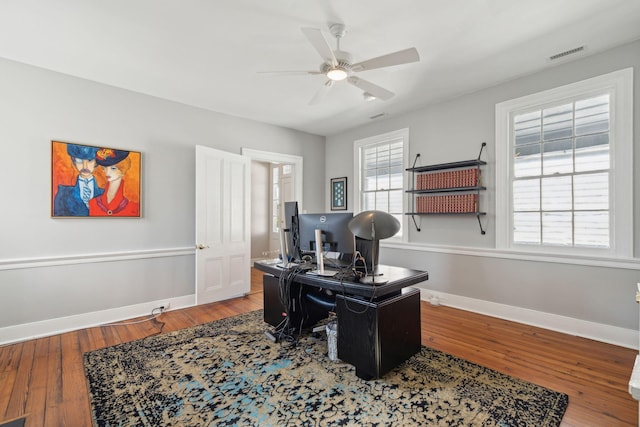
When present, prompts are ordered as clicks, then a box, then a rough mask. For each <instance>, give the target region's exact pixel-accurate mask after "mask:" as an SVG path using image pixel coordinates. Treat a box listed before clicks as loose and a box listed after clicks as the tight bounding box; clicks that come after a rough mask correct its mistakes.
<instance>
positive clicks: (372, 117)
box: [369, 113, 384, 120]
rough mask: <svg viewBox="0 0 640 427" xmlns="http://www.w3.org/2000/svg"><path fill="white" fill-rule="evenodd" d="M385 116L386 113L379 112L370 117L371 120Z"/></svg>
mask: <svg viewBox="0 0 640 427" xmlns="http://www.w3.org/2000/svg"><path fill="white" fill-rule="evenodd" d="M382 116H384V113H379V114H374V115H373V116H371V117H369V118H370V119H371V120H374V119H379V118H380V117H382Z"/></svg>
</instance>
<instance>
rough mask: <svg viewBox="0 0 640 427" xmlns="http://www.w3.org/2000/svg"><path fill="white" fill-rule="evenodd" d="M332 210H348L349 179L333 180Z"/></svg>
mask: <svg viewBox="0 0 640 427" xmlns="http://www.w3.org/2000/svg"><path fill="white" fill-rule="evenodd" d="M331 210H332V211H344V210H347V177H346V176H344V177H342V178H332V179H331Z"/></svg>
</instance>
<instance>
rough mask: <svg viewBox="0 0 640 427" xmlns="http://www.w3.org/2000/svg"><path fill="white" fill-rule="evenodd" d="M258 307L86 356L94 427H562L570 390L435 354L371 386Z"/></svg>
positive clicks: (425, 351)
mask: <svg viewBox="0 0 640 427" xmlns="http://www.w3.org/2000/svg"><path fill="white" fill-rule="evenodd" d="M262 316H263V314H262V311H261V310H259V311H255V312H252V313H247V314H244V315H241V316H237V317H232V318H228V319H223V320H219V321H215V322H211V323H208V324H204V325H200V326H196V327H193V328H188V329H184V330H180V331H176V332H172V333H168V334H163V335H157V336H153V337H149V338H145V339H142V340H138V341H134V342H130V343H126V344H121V345H117V346H114V347H108V348H104V349H100V350H96V351H92V352H90V353H86V354H85V355H84V363H85V370H86V375H87V378H88V381H89V390H90V396H91V406H92V411H93V418H94V424H95V425H97V426H154V427H155V426H236V425H237V426H317V425H322V426H324V425H327V426H335V425H339V426H390V425H393V426H425V425H433V426H440V425H443V426H445V425H446V426H500V427H506V426H536V427H542V426H557V425H559V424H560V421H561V419H562V416H563V414H564V411H565V409H566V407H567V404H568V397H567V395H566V394H562V393H558V392H555V391H552V390H549V389H546V388H543V387H540V386H537V385H534V384H531V383H527V382H524V381H521V380H518V379H515V378H512V377H509V376H507V375H504V374H501V373H498V372H495V371H492V370H490V369H487V368H483V367H482V366H478V365H475V364H473V363H470V362H467V361H465V360H462V359H458V358H456V357H453V356H450V355H447V354H445V353H442V352H440V351H437V350H433V349H430V348H427V347H424V346H423V347H422V351H421V352H420V353H418V354H417V355H415V356H413V357H412V358H411V359H409V360H408V361H407V362H405V363H404V364H403V365H401V366H399V367H398V368H396V369H395V370H393V371H391V372H389V373H388V374H386V375H385V376H384V377H383V378H382V379H378V380H373V381H363V380H361V379H359V378H358V377H356V375H355V369H354V368H353V367H352V366H351V365H348V364H345V363H339V362H338V363H334V362H331V361H329V359H328V357H327V342H326V336H325V335H324V334H322V335H321V336H316V337H314V336H311V335H307V336H303V337H302V338H301V339H300V341H299V342H298V344H297V345H296V346H295V347H294V346H290V345H288V344H286V343H282V344H280V343H278V344H276V343H273V342H271V341H269V340H268V339H267V338H266V337H265V336H264V333H263V331H264V330H265V329H266V324H265V323H264V322H263V317H262Z"/></svg>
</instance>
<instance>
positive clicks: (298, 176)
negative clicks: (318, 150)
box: [241, 148, 303, 210]
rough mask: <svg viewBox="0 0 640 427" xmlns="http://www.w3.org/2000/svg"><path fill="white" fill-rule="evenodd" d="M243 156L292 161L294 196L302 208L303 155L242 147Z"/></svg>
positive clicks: (259, 159)
mask: <svg viewBox="0 0 640 427" xmlns="http://www.w3.org/2000/svg"><path fill="white" fill-rule="evenodd" d="M241 153H242V155H243V156H247V157H249V158H250V159H251V160H255V161H258V162H267V163H290V164H292V165H293V167H294V169H293V170H294V176H293V197H294V200H295V201H297V202H298V207H299V209H300V210H302V206H303V201H302V183H303V179H302V175H303V170H302V165H303V161H302V160H303V158H302V156H296V155H293V154H283V153H275V152H273V151H261V150H253V149H251V148H242V151H241Z"/></svg>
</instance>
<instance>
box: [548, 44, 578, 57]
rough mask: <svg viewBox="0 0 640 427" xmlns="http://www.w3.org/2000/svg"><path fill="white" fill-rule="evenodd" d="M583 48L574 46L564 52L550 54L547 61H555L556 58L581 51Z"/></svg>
mask: <svg viewBox="0 0 640 427" xmlns="http://www.w3.org/2000/svg"><path fill="white" fill-rule="evenodd" d="M583 50H584V46H579V47H575V48H573V49H569V50H565V51H564V52H560V53H556V54H555V55H551V56H550V57H549V61H555V60H557V59H562V58H566V57H567V56H569V55H573V54H576V53H578V52H582V51H583Z"/></svg>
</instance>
